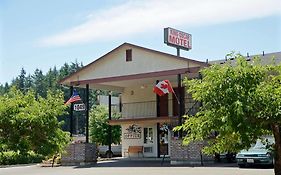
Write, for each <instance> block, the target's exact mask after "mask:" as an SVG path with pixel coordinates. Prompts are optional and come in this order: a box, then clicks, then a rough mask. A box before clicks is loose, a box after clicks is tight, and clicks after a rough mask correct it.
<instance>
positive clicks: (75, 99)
mask: <svg viewBox="0 0 281 175" xmlns="http://www.w3.org/2000/svg"><path fill="white" fill-rule="evenodd" d="M76 101H81V98H80V96H79V94H78V93H77V91H76V90H74V91H73V94H72V96H71V97H70V98H69V99H68V100H67V102H66V103H65V105H68V104H70V103H73V102H76Z"/></svg>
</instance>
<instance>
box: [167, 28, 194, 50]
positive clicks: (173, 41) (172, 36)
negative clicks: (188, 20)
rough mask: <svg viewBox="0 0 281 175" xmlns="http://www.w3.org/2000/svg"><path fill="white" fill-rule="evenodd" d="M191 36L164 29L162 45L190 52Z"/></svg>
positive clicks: (171, 29)
mask: <svg viewBox="0 0 281 175" xmlns="http://www.w3.org/2000/svg"><path fill="white" fill-rule="evenodd" d="M191 39H192V38H191V34H189V33H185V32H182V31H179V30H176V29H173V28H170V27H168V28H164V43H166V44H167V45H168V46H172V47H176V48H180V49H183V50H190V49H191V48H192V41H191Z"/></svg>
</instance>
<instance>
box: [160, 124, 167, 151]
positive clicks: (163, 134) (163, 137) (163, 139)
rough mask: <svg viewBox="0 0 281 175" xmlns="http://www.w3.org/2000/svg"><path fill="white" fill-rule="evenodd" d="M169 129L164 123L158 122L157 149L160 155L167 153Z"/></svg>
mask: <svg viewBox="0 0 281 175" xmlns="http://www.w3.org/2000/svg"><path fill="white" fill-rule="evenodd" d="M168 134H169V129H168V125H167V124H165V123H162V124H160V127H159V139H160V140H159V144H160V145H159V151H160V156H164V155H165V156H167V155H169V135H168Z"/></svg>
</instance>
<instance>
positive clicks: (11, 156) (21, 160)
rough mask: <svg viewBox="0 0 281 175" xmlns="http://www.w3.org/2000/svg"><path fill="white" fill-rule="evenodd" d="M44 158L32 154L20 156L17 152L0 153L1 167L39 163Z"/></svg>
mask: <svg viewBox="0 0 281 175" xmlns="http://www.w3.org/2000/svg"><path fill="white" fill-rule="evenodd" d="M44 158H45V157H44V156H42V155H39V154H35V153H34V152H28V153H27V154H20V153H19V152H14V151H7V152H2V153H0V164H1V165H13V164H27V163H39V162H41V161H42V160H43V159H44Z"/></svg>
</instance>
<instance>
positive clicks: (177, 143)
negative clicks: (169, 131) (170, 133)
mask: <svg viewBox="0 0 281 175" xmlns="http://www.w3.org/2000/svg"><path fill="white" fill-rule="evenodd" d="M204 144H206V143H205V142H203V141H202V142H192V143H190V144H189V145H182V139H178V140H172V141H171V156H170V157H171V164H172V165H177V164H188V165H202V164H204V163H210V162H213V161H214V159H213V158H212V157H211V156H207V155H204V154H203V153H201V149H202V147H203V145H204Z"/></svg>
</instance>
